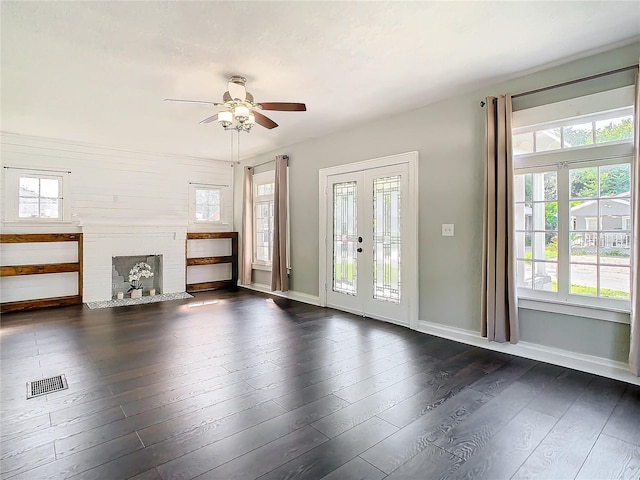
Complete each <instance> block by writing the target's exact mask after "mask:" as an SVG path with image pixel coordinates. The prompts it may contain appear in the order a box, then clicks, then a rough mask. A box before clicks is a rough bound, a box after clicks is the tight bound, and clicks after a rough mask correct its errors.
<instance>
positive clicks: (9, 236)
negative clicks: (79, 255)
mask: <svg viewBox="0 0 640 480" xmlns="http://www.w3.org/2000/svg"><path fill="white" fill-rule="evenodd" d="M81 239H82V234H81V233H29V234H26V233H25V234H23V233H3V234H0V243H35V242H78V241H80V240H81Z"/></svg>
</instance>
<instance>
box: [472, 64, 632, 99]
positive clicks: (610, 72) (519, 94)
mask: <svg viewBox="0 0 640 480" xmlns="http://www.w3.org/2000/svg"><path fill="white" fill-rule="evenodd" d="M634 68H638V64H637V63H636V64H635V65H629V66H628V67H622V68H616V69H615V70H609V71H608V72H602V73H596V74H595V75H589V76H588V77H584V78H577V79H575V80H569V81H566V82H562V83H556V84H555V85H549V86H547V87H542V88H536V89H535V90H529V91H527V92H522V93H516V94H515V95H511V98H519V97H524V96H527V95H533V94H534V93H540V92H545V91H547V90H553V89H554V88H560V87H566V86H568V85H573V84H576V83H581V82H586V81H588V80H595V79H596V78H600V77H606V76H608V75H615V74H616V73H621V72H626V71H627V70H633V69H634ZM480 106H481V107H484V106H485V102H484V101H482V102H480Z"/></svg>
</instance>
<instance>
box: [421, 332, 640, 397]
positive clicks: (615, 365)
mask: <svg viewBox="0 0 640 480" xmlns="http://www.w3.org/2000/svg"><path fill="white" fill-rule="evenodd" d="M418 331H419V332H422V333H428V334H429V335H435V336H436V337H442V338H447V339H449V340H455V341H456V342H461V343H466V344H467V345H473V346H476V347H481V348H486V349H488V350H494V351H497V352H504V353H508V354H510V355H515V356H517V357H524V358H530V359H531V360H538V361H540V362H546V363H552V364H554V365H559V366H561V367H566V368H573V369H575V370H580V371H582V372H587V373H593V374H594V375H600V376H602V377H607V378H613V379H615V380H620V381H622V382H626V383H631V384H634V385H640V377H636V376H635V375H633V374H632V373H631V372H630V371H629V366H628V365H627V364H625V363H622V362H616V361H614V360H610V359H608V358H602V357H596V356H593V355H586V354H584V353H577V352H570V351H568V350H562V349H559V348H553V347H547V346H545V345H539V344H536V343H529V342H519V343H517V344H515V345H512V344H510V343H497V342H488V341H487V339H486V338H484V337H482V336H481V335H480V333H478V332H474V331H471V330H463V329H460V328H454V327H448V326H446V325H440V324H436V323H432V322H427V321H424V320H420V321H419V322H418Z"/></svg>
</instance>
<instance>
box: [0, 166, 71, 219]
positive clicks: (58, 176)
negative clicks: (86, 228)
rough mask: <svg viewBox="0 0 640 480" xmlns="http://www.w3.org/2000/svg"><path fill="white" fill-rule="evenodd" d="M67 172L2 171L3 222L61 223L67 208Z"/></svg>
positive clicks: (7, 169) (65, 217) (65, 216)
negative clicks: (3, 183) (3, 177)
mask: <svg viewBox="0 0 640 480" xmlns="http://www.w3.org/2000/svg"><path fill="white" fill-rule="evenodd" d="M67 175H68V172H62V171H61V172H58V171H48V170H37V169H20V168H13V167H7V168H6V170H5V204H4V207H5V218H4V220H5V221H8V222H36V223H40V222H42V223H46V222H50V223H51V222H53V223H55V222H63V221H65V220H67V217H68V216H69V215H68V210H69V208H68V207H69V205H68V203H67V199H66V197H67V196H66V195H65V192H66V191H67V190H68V182H67V178H66V177H67Z"/></svg>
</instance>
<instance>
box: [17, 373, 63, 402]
mask: <svg viewBox="0 0 640 480" xmlns="http://www.w3.org/2000/svg"><path fill="white" fill-rule="evenodd" d="M67 388H69V385H68V384H67V378H66V377H65V376H64V375H58V376H57V377H51V378H44V379H42V380H34V381H33V382H27V399H29V398H33V397H39V396H40V395H46V394H48V393H53V392H57V391H59V390H66V389H67Z"/></svg>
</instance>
